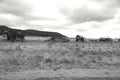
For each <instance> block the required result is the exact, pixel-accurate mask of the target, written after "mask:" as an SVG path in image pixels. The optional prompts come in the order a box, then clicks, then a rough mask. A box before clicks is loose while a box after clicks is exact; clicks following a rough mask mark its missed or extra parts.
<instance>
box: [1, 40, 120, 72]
mask: <svg viewBox="0 0 120 80" xmlns="http://www.w3.org/2000/svg"><path fill="white" fill-rule="evenodd" d="M35 68H38V69H42V70H44V69H53V70H58V69H72V68H90V69H101V68H102V69H108V68H109V69H119V68H120V43H119V42H114V43H112V44H111V43H101V42H96V43H93V42H87V43H75V42H68V43H59V42H56V43H54V42H45V41H25V42H15V43H12V42H6V41H1V42H0V70H1V72H14V71H20V70H28V69H35Z"/></svg>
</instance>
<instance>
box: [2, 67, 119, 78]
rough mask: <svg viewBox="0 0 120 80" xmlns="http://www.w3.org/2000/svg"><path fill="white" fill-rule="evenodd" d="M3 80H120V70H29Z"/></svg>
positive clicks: (4, 76)
mask: <svg viewBox="0 0 120 80" xmlns="http://www.w3.org/2000/svg"><path fill="white" fill-rule="evenodd" d="M0 77H1V79H8V80H18V79H22V80H41V79H42V80H49V79H53V80H54V79H55V80H56V79H59V78H63V79H67V80H69V78H71V79H73V80H74V79H75V80H78V79H80V80H88V78H91V79H90V80H92V79H93V78H94V79H93V80H101V79H99V78H103V79H102V80H106V79H108V80H109V79H111V78H112V79H111V80H119V79H118V78H119V77H120V70H103V69H100V70H96V69H72V70H58V71H53V70H37V69H36V70H27V71H21V72H16V73H8V74H7V75H1V76H0Z"/></svg>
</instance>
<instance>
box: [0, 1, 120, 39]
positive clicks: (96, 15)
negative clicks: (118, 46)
mask: <svg viewBox="0 0 120 80" xmlns="http://www.w3.org/2000/svg"><path fill="white" fill-rule="evenodd" d="M0 24H1V25H7V26H10V27H13V28H19V29H36V30H41V31H55V32H60V33H62V34H64V35H66V36H69V37H75V35H77V34H79V35H83V36H85V37H90V38H99V37H107V36H110V37H113V38H115V37H120V0H0Z"/></svg>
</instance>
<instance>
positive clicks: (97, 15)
mask: <svg viewBox="0 0 120 80" xmlns="http://www.w3.org/2000/svg"><path fill="white" fill-rule="evenodd" d="M90 1H91V2H93V3H97V4H99V5H100V6H101V7H102V8H101V9H97V8H96V7H97V6H94V7H92V8H95V9H93V10H92V9H89V7H90V6H89V3H88V4H86V5H83V6H81V7H80V8H79V7H78V8H77V9H74V10H70V9H67V8H61V9H60V11H61V13H62V14H64V15H65V16H67V18H68V19H69V20H70V21H72V22H74V23H83V22H89V21H98V22H101V21H106V20H109V19H113V18H114V17H115V14H116V13H117V11H118V10H117V9H118V8H120V5H119V4H120V0H90ZM93 5H94V4H93Z"/></svg>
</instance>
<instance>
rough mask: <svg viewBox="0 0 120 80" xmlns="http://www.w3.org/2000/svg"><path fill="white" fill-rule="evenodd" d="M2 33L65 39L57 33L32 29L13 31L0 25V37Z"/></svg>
mask: <svg viewBox="0 0 120 80" xmlns="http://www.w3.org/2000/svg"><path fill="white" fill-rule="evenodd" d="M4 31H14V32H17V31H22V32H23V33H24V35H25V36H41V37H66V36H64V35H62V34H60V33H58V32H48V31H38V30H32V29H28V30H21V29H13V28H9V27H7V26H4V25H0V35H2V34H3V33H4Z"/></svg>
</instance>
